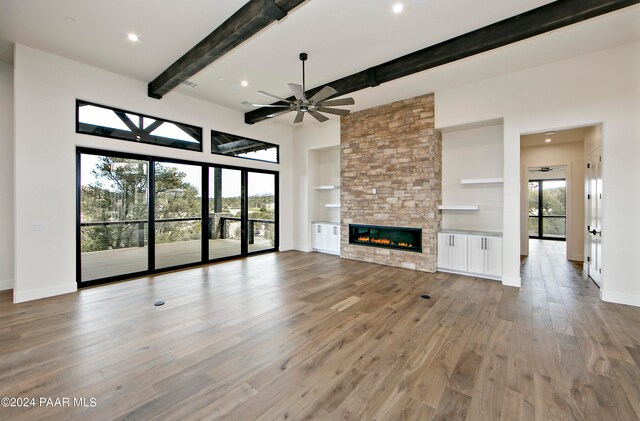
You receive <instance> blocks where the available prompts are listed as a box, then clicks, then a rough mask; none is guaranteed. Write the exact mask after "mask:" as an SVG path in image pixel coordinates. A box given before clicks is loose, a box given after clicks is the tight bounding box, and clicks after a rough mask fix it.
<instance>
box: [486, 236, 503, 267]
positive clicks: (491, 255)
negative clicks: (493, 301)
mask: <svg viewBox="0 0 640 421" xmlns="http://www.w3.org/2000/svg"><path fill="white" fill-rule="evenodd" d="M484 258H485V261H484V263H485V264H484V273H485V274H487V275H491V276H502V238H500V237H484Z"/></svg>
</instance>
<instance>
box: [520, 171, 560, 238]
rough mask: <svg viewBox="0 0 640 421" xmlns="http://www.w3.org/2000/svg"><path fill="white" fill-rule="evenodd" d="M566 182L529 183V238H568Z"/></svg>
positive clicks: (538, 181) (540, 181) (541, 181)
mask: <svg viewBox="0 0 640 421" xmlns="http://www.w3.org/2000/svg"><path fill="white" fill-rule="evenodd" d="M566 221H567V183H566V180H557V179H554V180H530V181H529V238H541V239H547V240H565V239H566V238H567V230H566V224H567V223H566Z"/></svg>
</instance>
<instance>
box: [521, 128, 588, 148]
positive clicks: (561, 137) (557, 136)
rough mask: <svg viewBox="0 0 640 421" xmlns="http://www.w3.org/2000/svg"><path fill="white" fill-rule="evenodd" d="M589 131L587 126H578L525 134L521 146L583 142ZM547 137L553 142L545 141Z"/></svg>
mask: <svg viewBox="0 0 640 421" xmlns="http://www.w3.org/2000/svg"><path fill="white" fill-rule="evenodd" d="M587 132H588V128H587V127H578V128H575V129H567V130H556V131H554V132H543V133H533V134H528V135H523V136H520V146H522V147H523V148H531V147H534V146H549V145H558V144H560V143H573V142H582V141H584V138H585V136H586V135H587ZM547 133H549V134H547ZM546 139H551V142H548V143H547V142H545V140H546Z"/></svg>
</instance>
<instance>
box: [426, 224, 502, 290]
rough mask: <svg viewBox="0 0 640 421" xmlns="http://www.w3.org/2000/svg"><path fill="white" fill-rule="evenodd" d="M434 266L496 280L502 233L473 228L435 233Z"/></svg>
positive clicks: (499, 261)
mask: <svg viewBox="0 0 640 421" xmlns="http://www.w3.org/2000/svg"><path fill="white" fill-rule="evenodd" d="M438 270H442V271H444V272H454V273H462V274H466V273H468V274H470V275H474V276H479V277H483V278H489V279H498V280H499V279H500V278H501V276H502V237H499V236H492V235H483V234H481V233H473V232H468V233H447V232H441V233H438Z"/></svg>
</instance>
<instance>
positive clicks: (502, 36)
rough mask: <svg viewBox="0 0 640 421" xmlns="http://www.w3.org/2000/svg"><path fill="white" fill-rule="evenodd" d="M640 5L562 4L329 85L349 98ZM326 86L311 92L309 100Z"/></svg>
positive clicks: (257, 115)
mask: <svg viewBox="0 0 640 421" xmlns="http://www.w3.org/2000/svg"><path fill="white" fill-rule="evenodd" d="M638 3H640V0H558V1H555V2H553V3H549V4H547V5H544V6H541V7H538V8H536V9H533V10H530V11H528V12H525V13H521V14H519V15H516V16H513V17H511V18H508V19H505V20H502V21H500V22H497V23H494V24H491V25H488V26H485V27H483V28H480V29H477V30H475V31H472V32H468V33H466V34H463V35H460V36H458V37H455V38H452V39H449V40H447V41H443V42H441V43H439V44H436V45H432V46H430V47H426V48H423V49H422V50H418V51H415V52H413V53H410V54H407V55H404V56H402V57H399V58H397V59H394V60H391V61H388V62H386V63H383V64H380V65H378V66H374V67H371V68H369V69H366V70H363V71H361V72H358V73H355V74H352V75H350V76H346V77H343V78H341V79H338V80H335V81H333V82H329V83H326V84H325V85H329V86H331V87H332V88H334V89H335V90H337V91H338V94H336V95H335V96H340V95H346V94H349V93H351V92H355V91H359V90H362V89H365V88H369V87H374V86H377V85H379V84H381V83H384V82H389V81H392V80H395V79H399V78H402V77H405V76H409V75H411V74H414V73H418V72H421V71H424V70H428V69H431V68H434V67H438V66H441V65H443V64H447V63H451V62H454V61H457V60H461V59H463V58H466V57H471V56H473V55H476V54H479V53H483V52H486V51H489V50H493V49H495V48H498V47H503V46H505V45H509V44H512V43H514V42H517V41H522V40H524V39H527V38H531V37H534V36H536V35H540V34H543V33H545V32H549V31H553V30H555V29H559V28H562V27H565V26H568V25H572V24H575V23H578V22H582V21H584V20H587V19H591V18H594V17H597V16H600V15H603V14H606V13H610V12H613V11H616V10H619V9H622V8H625V7H628V6H632V5H635V4H638ZM325 85H322V86H319V87H316V88H314V89H311V90H309V91H307V97H310V96H312V95H314V94H315V93H316V92H318V91H319V90H320V89H321V88H322V87H323V86H325ZM288 99H289V100H290V101H292V100H294V99H295V98H293V97H290V98H288ZM276 104H282V105H284V103H283V102H277V103H276ZM272 112H273V110H272V109H271V108H257V109H255V110H253V111H249V112H247V113H245V123H247V124H254V123H257V122H260V121H263V120H266V119H268V118H269V117H268V116H269V115H270V114H272Z"/></svg>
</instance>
